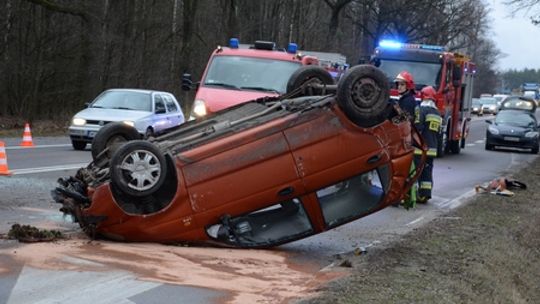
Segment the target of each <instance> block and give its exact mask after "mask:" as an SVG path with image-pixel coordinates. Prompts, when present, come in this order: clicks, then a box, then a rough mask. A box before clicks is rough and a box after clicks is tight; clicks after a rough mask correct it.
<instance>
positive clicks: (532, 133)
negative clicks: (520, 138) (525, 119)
mask: <svg viewBox="0 0 540 304" xmlns="http://www.w3.org/2000/svg"><path fill="white" fill-rule="evenodd" d="M525 137H528V138H535V137H538V132H534V131H531V132H527V133H525Z"/></svg>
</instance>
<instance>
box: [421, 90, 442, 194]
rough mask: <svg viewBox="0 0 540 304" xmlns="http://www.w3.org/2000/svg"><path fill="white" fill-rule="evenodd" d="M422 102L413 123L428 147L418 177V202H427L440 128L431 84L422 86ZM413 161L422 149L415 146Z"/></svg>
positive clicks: (440, 119)
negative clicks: (424, 162) (422, 167)
mask: <svg viewBox="0 0 540 304" xmlns="http://www.w3.org/2000/svg"><path fill="white" fill-rule="evenodd" d="M421 96H422V102H421V103H420V106H419V108H418V109H419V110H418V115H416V117H415V120H414V125H415V127H416V128H417V129H418V132H419V133H420V134H421V135H422V137H423V138H424V141H425V143H426V145H427V147H428V151H427V159H426V164H425V165H424V169H423V170H422V173H421V174H420V178H419V179H418V196H417V198H416V201H417V202H418V203H427V201H428V200H429V199H430V198H431V189H432V188H433V159H434V158H435V157H437V145H438V141H437V138H438V136H439V131H440V128H441V123H442V118H441V115H440V113H439V110H438V109H437V106H436V105H435V89H433V87H431V86H427V87H424V88H423V89H422V91H421ZM414 154H415V157H414V159H415V163H416V167H418V163H419V162H420V159H421V157H422V151H421V150H420V149H418V148H415V151H414Z"/></svg>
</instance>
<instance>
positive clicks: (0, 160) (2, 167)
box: [0, 141, 11, 175]
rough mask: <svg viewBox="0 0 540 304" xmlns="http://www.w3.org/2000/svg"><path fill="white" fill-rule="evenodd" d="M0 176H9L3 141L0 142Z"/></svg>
mask: <svg viewBox="0 0 540 304" xmlns="http://www.w3.org/2000/svg"><path fill="white" fill-rule="evenodd" d="M0 175H11V172H9V169H8V164H7V157H6V148H5V146H4V142H3V141H0Z"/></svg>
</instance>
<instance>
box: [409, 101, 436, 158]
mask: <svg viewBox="0 0 540 304" xmlns="http://www.w3.org/2000/svg"><path fill="white" fill-rule="evenodd" d="M441 124H442V118H441V115H440V114H439V110H438V109H437V107H436V106H435V103H434V102H433V101H432V100H429V99H428V100H423V101H422V102H421V103H420V106H419V107H418V111H417V113H416V115H415V120H414V126H415V127H416V128H417V129H418V132H420V134H421V135H422V137H423V138H424V141H425V142H426V144H427V146H428V148H429V149H428V152H427V156H429V157H436V156H437V145H438V137H439V132H440V130H441ZM415 154H422V151H421V150H420V149H415Z"/></svg>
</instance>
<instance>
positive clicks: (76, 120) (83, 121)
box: [71, 117, 86, 126]
mask: <svg viewBox="0 0 540 304" xmlns="http://www.w3.org/2000/svg"><path fill="white" fill-rule="evenodd" d="M71 123H72V124H73V125H74V126H84V125H85V124H86V119H83V118H78V117H74V118H73V120H72V121H71Z"/></svg>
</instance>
